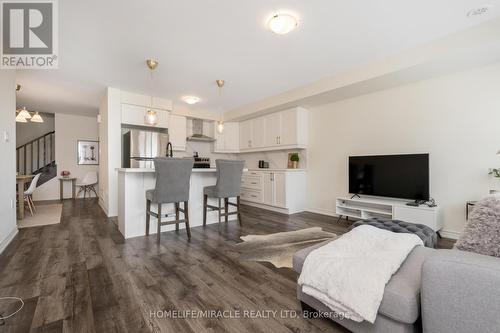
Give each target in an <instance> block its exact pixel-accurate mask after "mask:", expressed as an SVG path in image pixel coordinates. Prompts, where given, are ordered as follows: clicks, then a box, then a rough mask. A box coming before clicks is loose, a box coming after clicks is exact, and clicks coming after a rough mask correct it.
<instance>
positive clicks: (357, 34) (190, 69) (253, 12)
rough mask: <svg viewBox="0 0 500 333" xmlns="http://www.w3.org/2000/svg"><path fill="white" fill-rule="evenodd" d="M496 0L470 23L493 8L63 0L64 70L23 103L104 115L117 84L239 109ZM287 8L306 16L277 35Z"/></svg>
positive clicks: (371, 2)
mask: <svg viewBox="0 0 500 333" xmlns="http://www.w3.org/2000/svg"><path fill="white" fill-rule="evenodd" d="M487 3H488V4H491V5H493V8H492V9H490V12H489V14H487V15H485V16H481V17H475V18H467V17H466V14H467V12H468V11H469V10H470V9H472V8H475V7H480V6H482V5H484V2H483V1H482V0H479V1H478V0H439V1H435V0H420V1H415V0H385V1H383V2H381V1H379V0H363V1H361V0H357V1H341V0H310V1H304V0H288V1H278V0H252V1H248V0H247V1H244V0H217V1H213V0H212V1H206V0H205V1H204V0H198V1H195V0H148V1H132V0H106V1H102V0H100V1H98V0H85V1H81V0H63V1H59V11H60V42H59V44H60V52H59V53H60V54H59V59H60V60H59V69H58V70H51V71H47V70H35V71H34V70H20V71H18V75H17V80H18V83H20V84H22V85H23V89H22V91H21V92H20V93H19V94H18V106H19V107H20V106H27V107H28V108H29V109H32V110H39V111H46V112H63V113H79V114H89V115H91V114H97V107H98V106H99V103H100V100H101V98H102V97H103V95H104V91H105V87H106V86H114V87H117V88H121V89H123V90H128V91H133V92H137V93H145V94H148V95H149V94H154V95H155V96H161V97H165V98H170V99H172V100H173V101H174V105H175V104H179V103H182V104H184V102H182V100H181V97H182V96H183V95H196V96H198V97H200V98H201V99H202V101H201V102H200V103H199V104H197V105H196V108H199V109H203V110H208V111H213V112H220V111H227V110H231V109H234V108H237V107H241V106H243V105H246V104H248V103H251V102H254V101H257V100H260V99H263V98H266V97H269V96H273V95H276V94H278V93H281V92H284V91H287V90H290V89H293V88H297V87H300V86H303V85H306V84H308V83H311V82H314V81H316V80H319V79H321V78H324V77H328V76H332V75H335V74H338V73H339V72H343V71H346V70H348V69H352V68H354V67H356V66H359V65H362V64H366V63H370V62H373V61H377V60H380V59H382V58H384V57H387V56H390V55H392V54H394V53H397V52H399V51H402V50H405V49H409V48H412V47H416V46H418V45H421V44H423V43H426V42H429V41H431V40H434V39H437V38H439V37H442V36H445V35H447V34H450V33H453V32H456V31H459V30H462V29H466V28H468V27H471V26H473V25H476V24H479V23H482V22H484V21H486V20H488V19H492V18H494V17H496V16H498V15H500V0H489V1H488V2H487ZM146 5H148V6H149V7H147V6H146ZM282 9H284V10H288V11H289V12H293V13H295V14H296V15H297V16H298V17H299V19H300V25H299V28H298V29H297V30H295V31H293V32H292V33H290V34H288V35H285V36H279V35H275V34H273V33H271V32H269V31H267V30H266V29H265V21H266V20H267V19H268V18H269V16H270V15H272V14H273V12H274V10H282ZM151 57H153V58H156V59H158V60H159V62H160V65H159V67H158V69H157V70H156V72H155V74H154V77H153V81H151V80H150V76H149V73H148V70H147V68H146V66H145V62H144V61H145V59H147V58H151ZM216 79H224V80H226V86H225V87H224V88H223V93H222V96H221V97H220V98H219V97H218V93H217V87H216V85H215V80H216Z"/></svg>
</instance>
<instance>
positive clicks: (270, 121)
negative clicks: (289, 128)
mask: <svg viewBox="0 0 500 333" xmlns="http://www.w3.org/2000/svg"><path fill="white" fill-rule="evenodd" d="M263 119H264V122H265V123H266V126H265V134H264V138H265V139H264V141H265V146H266V147H276V146H278V145H279V142H278V139H279V136H280V135H281V132H282V131H283V129H282V126H281V112H277V113H273V114H271V115H269V116H266V117H263Z"/></svg>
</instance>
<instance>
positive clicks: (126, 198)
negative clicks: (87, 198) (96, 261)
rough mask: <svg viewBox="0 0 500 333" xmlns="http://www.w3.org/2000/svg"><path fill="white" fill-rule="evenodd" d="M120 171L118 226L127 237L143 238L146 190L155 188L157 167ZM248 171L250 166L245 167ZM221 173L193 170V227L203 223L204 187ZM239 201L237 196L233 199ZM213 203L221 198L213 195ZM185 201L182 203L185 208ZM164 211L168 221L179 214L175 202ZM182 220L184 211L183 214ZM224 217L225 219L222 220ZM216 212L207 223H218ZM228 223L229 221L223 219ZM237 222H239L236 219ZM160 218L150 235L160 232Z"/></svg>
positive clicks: (168, 228) (171, 227)
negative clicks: (158, 228)
mask: <svg viewBox="0 0 500 333" xmlns="http://www.w3.org/2000/svg"><path fill="white" fill-rule="evenodd" d="M116 171H117V172H118V229H119V230H120V232H121V233H122V235H123V237H125V238H132V237H139V236H145V235H146V191H147V190H150V189H154V187H155V183H156V175H155V170H154V169H144V168H142V169H141V168H117V169H116ZM245 171H246V169H245ZM216 182H217V174H216V169H215V168H210V169H197V168H194V169H193V173H192V174H191V185H190V189H189V224H190V226H191V228H193V227H198V226H202V225H203V188H204V187H205V186H211V185H215V183H216ZM229 200H230V201H231V202H234V203H236V198H231V199H229ZM208 203H209V204H210V205H214V206H217V204H218V203H217V199H215V198H209V201H208ZM182 205H183V204H181V207H182ZM151 209H152V210H153V211H157V207H156V205H155V204H152V205H151ZM229 210H230V211H235V210H236V207H233V206H229ZM162 213H166V214H168V218H167V219H166V220H164V221H169V220H173V219H174V216H175V212H174V204H164V205H163V206H162ZM180 217H181V219H182V218H183V214H182V213H181V216H180ZM236 218H237V216H236V215H230V216H229V220H230V221H229V223H235V222H231V220H236ZM222 220H224V218H223V219H222ZM218 221H219V219H218V214H217V212H216V211H208V212H207V224H212V223H218ZM222 223H226V222H222ZM236 223H237V222H236ZM156 226H157V220H156V219H155V218H154V217H151V226H150V229H149V230H150V234H155V233H156ZM179 228H180V229H183V228H185V225H184V223H180V224H179ZM172 230H175V225H166V226H162V232H163V231H172ZM179 237H186V233H185V231H181V232H180V234H179Z"/></svg>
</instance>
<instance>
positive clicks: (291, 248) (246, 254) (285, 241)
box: [235, 227, 337, 268]
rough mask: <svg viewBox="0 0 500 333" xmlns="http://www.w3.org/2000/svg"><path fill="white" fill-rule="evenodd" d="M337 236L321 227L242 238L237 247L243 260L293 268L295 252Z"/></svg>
mask: <svg viewBox="0 0 500 333" xmlns="http://www.w3.org/2000/svg"><path fill="white" fill-rule="evenodd" d="M336 237H337V235H336V234H333V233H330V232H326V231H323V230H322V229H321V228H320V227H313V228H307V229H302V230H296V231H286V232H278V233H276V234H268V235H248V236H242V237H240V238H241V240H243V242H241V243H238V244H236V245H235V250H236V251H237V252H238V253H239V254H240V259H241V260H246V261H268V262H270V263H271V264H273V265H274V266H276V267H278V268H281V267H287V268H292V266H293V255H294V254H295V252H297V251H299V250H301V249H304V248H306V247H309V246H312V245H314V244H317V243H321V242H324V241H327V240H329V239H332V238H336Z"/></svg>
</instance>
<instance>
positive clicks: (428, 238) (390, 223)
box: [349, 218, 437, 248]
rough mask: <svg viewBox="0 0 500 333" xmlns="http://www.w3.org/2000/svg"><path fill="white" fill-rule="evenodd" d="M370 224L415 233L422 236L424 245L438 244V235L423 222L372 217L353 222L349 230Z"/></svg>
mask: <svg viewBox="0 0 500 333" xmlns="http://www.w3.org/2000/svg"><path fill="white" fill-rule="evenodd" d="M364 224H368V225H371V226H374V227H376V228H379V229H384V230H389V231H392V232H397V233H406V234H414V235H417V236H418V237H420V239H421V240H422V242H424V245H425V246H427V247H432V248H435V247H436V245H437V235H436V232H435V231H434V230H432V229H431V228H429V227H428V226H426V225H423V224H416V223H410V222H404V221H399V220H390V219H383V218H371V219H367V220H359V221H356V222H355V223H353V224H351V226H350V227H349V230H352V229H354V228H356V227H359V226H360V225H364Z"/></svg>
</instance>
